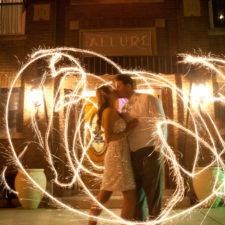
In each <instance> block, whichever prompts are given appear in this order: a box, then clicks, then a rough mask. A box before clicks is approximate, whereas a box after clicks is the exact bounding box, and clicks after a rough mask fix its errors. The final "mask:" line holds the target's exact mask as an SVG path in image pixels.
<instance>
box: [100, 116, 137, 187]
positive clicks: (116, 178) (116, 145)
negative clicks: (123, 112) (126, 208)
mask: <svg viewBox="0 0 225 225" xmlns="http://www.w3.org/2000/svg"><path fill="white" fill-rule="evenodd" d="M125 129H126V122H125V121H124V120H123V119H122V118H121V119H118V120H117V121H116V122H115V123H114V128H113V131H114V133H120V132H123V131H124V130H125ZM101 189H102V190H107V191H127V190H133V189H135V181H134V175H133V170H132V166H131V159H130V150H129V147H128V142H127V139H126V137H124V138H122V139H120V140H116V141H111V142H109V144H108V148H107V150H106V155H105V159H104V174H103V180H102V185H101Z"/></svg>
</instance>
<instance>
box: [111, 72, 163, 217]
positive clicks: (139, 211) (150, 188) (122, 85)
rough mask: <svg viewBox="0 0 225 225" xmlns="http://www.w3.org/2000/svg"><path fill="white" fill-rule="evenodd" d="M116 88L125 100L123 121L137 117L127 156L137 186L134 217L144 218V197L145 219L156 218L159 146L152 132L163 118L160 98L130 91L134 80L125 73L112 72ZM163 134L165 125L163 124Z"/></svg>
mask: <svg viewBox="0 0 225 225" xmlns="http://www.w3.org/2000/svg"><path fill="white" fill-rule="evenodd" d="M115 83H116V91H117V93H118V95H119V97H120V98H127V99H128V101H127V102H126V103H125V104H124V106H123V107H122V110H121V111H122V114H123V116H124V118H125V119H126V121H129V120H131V119H133V118H137V119H138V126H137V128H136V129H135V130H134V131H133V133H132V134H130V135H129V137H128V142H129V146H130V150H131V160H132V166H133V171H134V177H135V181H136V188H137V202H136V208H135V215H134V219H135V220H137V221H145V220H146V219H147V218H146V217H147V216H146V201H147V205H148V215H149V218H148V219H151V220H152V219H156V218H157V217H158V216H159V214H160V211H161V207H162V165H161V157H160V152H161V151H162V149H163V146H162V144H161V141H160V139H159V137H158V136H157V135H156V124H157V122H158V121H162V120H164V119H165V114H164V111H163V107H162V104H161V101H160V100H159V99H157V98H155V97H154V96H153V95H149V94H138V93H135V92H134V89H135V82H134V81H133V80H132V78H131V77H130V76H129V75H128V74H120V75H117V76H116V79H115ZM162 129H163V135H164V138H165V139H166V138H167V127H166V126H163V127H162Z"/></svg>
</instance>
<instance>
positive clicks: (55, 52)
mask: <svg viewBox="0 0 225 225" xmlns="http://www.w3.org/2000/svg"><path fill="white" fill-rule="evenodd" d="M74 53H75V54H77V53H79V54H81V55H84V54H89V55H93V56H95V57H99V58H101V59H103V60H105V61H106V62H107V63H109V64H110V65H111V66H113V67H114V68H115V69H116V70H117V71H118V72H119V73H124V74H127V73H129V74H131V75H132V76H133V78H134V79H136V80H137V81H138V87H141V88H142V90H139V92H142V93H143V92H144V93H146V92H147V93H149V92H152V91H153V89H154V85H152V84H156V83H157V84H158V86H161V87H168V88H170V89H171V90H172V91H173V92H174V93H176V96H177V98H179V99H180V100H181V101H183V104H184V106H185V108H187V109H188V111H189V113H190V119H191V122H192V123H193V126H194V128H193V130H190V129H187V128H185V127H184V126H182V125H181V124H178V123H177V122H175V121H170V120H165V119H163V118H162V119H161V120H160V119H159V120H158V121H156V126H157V132H156V135H157V138H159V140H160V141H161V142H162V144H163V145H164V149H163V152H162V155H163V157H164V158H165V160H166V161H167V162H168V163H169V166H170V171H171V172H172V176H173V178H174V180H175V182H176V189H175V190H174V193H173V195H172V196H171V199H170V201H169V202H168V203H167V205H166V206H165V208H164V209H163V210H162V212H161V214H160V215H159V217H158V218H156V219H155V220H154V221H147V222H142V223H140V222H138V223H136V222H128V221H124V220H123V219H121V218H120V217H118V216H116V215H115V214H114V213H112V212H111V211H110V210H109V209H107V208H105V207H104V206H103V205H101V204H100V203H99V202H98V201H97V200H96V198H95V196H94V195H93V194H92V193H91V192H90V190H89V189H88V188H87V187H86V185H85V183H84V182H83V181H82V178H81V176H80V174H81V172H85V173H88V174H90V175H92V176H93V177H95V178H96V179H101V174H98V173H96V172H93V171H92V170H98V171H101V170H103V167H102V166H99V165H97V164H95V163H94V162H93V161H92V160H91V158H90V156H89V155H88V154H87V150H88V149H89V147H90V146H91V144H92V141H93V139H94V134H93V131H92V130H91V126H90V124H89V122H86V121H85V118H84V114H85V103H87V102H88V103H90V104H92V105H93V107H92V109H91V110H90V111H89V112H88V113H87V114H86V115H87V116H88V115H91V114H92V113H93V111H94V110H96V108H97V105H96V103H95V102H94V101H93V100H91V98H90V97H91V96H93V95H94V93H93V90H92V91H90V90H89V89H88V87H87V84H88V82H89V79H93V80H95V88H97V87H99V86H101V85H103V84H110V85H112V82H111V81H108V80H107V79H105V78H103V77H100V76H96V75H95V74H90V73H87V72H86V71H85V69H84V68H83V67H82V66H81V64H80V61H79V59H78V58H77V57H74V56H73V54H74ZM182 56H183V58H184V60H183V62H184V63H189V64H195V65H198V66H204V67H206V68H209V69H210V70H213V71H215V72H216V73H217V74H218V75H219V76H220V77H221V78H222V79H223V80H225V77H224V75H223V73H222V72H221V71H220V70H219V69H218V68H217V64H223V65H224V64H225V61H224V60H222V59H216V58H210V57H199V56H197V57H196V56H191V55H182ZM40 59H44V60H46V61H47V62H48V68H49V71H48V72H45V73H44V74H43V77H42V79H41V82H40V84H39V86H40V87H42V89H43V90H44V85H45V82H46V81H47V80H53V81H54V79H56V78H60V82H59V85H58V87H57V89H56V90H55V91H54V96H53V103H52V105H50V106H51V107H50V108H49V109H48V111H49V117H50V118H49V120H48V124H47V128H46V131H45V134H44V137H43V134H42V133H41V131H40V130H39V126H38V122H39V121H37V120H36V115H35V114H36V111H35V110H32V111H31V119H32V126H33V129H34V131H35V134H36V136H37V140H38V144H39V145H40V146H41V148H42V149H43V150H44V153H45V157H46V160H47V162H48V166H49V167H50V168H51V171H52V173H53V175H54V180H53V181H54V183H55V184H57V185H59V186H62V187H72V186H73V185H74V184H75V183H77V184H79V185H80V186H81V187H82V188H83V190H84V192H85V193H86V194H87V195H88V196H89V197H90V198H91V199H92V201H94V202H95V204H96V205H98V206H99V207H101V208H102V209H103V210H104V211H105V212H106V213H107V214H108V216H110V219H106V218H103V217H101V216H100V217H95V216H90V215H89V214H87V213H84V212H82V211H80V210H78V209H74V208H71V207H69V206H68V205H66V204H65V203H63V202H61V201H59V200H58V199H56V198H55V197H53V196H52V195H51V194H50V193H48V192H47V191H45V190H43V189H42V188H41V187H40V186H39V185H38V184H37V183H36V182H35V181H34V180H33V179H32V178H31V177H30V176H29V174H27V172H26V170H25V168H24V166H23V164H22V162H21V158H22V157H23V155H24V154H25V153H26V150H27V148H28V146H27V147H25V148H24V150H23V151H22V153H21V154H20V155H19V156H18V155H17V153H16V150H15V147H14V145H13V142H12V138H11V134H10V129H9V124H8V119H9V118H8V111H9V104H10V99H11V95H12V89H13V87H14V86H15V83H16V81H17V80H18V78H19V77H21V76H23V73H24V71H25V70H26V69H27V68H28V67H29V66H31V65H32V64H33V63H34V62H36V61H38V60H40ZM64 59H66V60H67V61H69V65H68V66H64V67H61V66H60V65H61V62H63V61H64ZM68 76H74V77H76V85H75V86H74V88H73V90H72V93H71V94H69V95H65V96H63V97H59V96H60V90H61V89H62V88H63V85H64V82H65V79H66V78H67V77H68ZM92 82H93V81H92ZM210 101H220V102H222V103H225V98H224V96H223V94H222V93H220V90H219V91H218V97H216V98H215V97H212V98H210ZM79 104H81V105H82V106H81V107H78V105H79ZM74 106H77V107H78V108H79V109H80V112H79V116H78V118H77V119H76V127H75V129H74V133H73V137H72V145H69V140H70V136H69V126H68V124H69V118H70V114H71V111H72V109H73V108H74ZM62 110H65V111H64V115H65V121H64V130H63V132H61V134H63V149H64V154H65V156H66V159H67V162H68V164H67V168H68V170H69V172H70V174H71V179H70V181H69V182H61V181H60V179H59V176H60V174H58V172H57V169H56V167H55V165H54V157H53V155H52V153H51V152H52V146H51V145H50V144H49V142H50V132H51V128H52V126H53V118H54V113H55V112H57V113H60V112H61V111H62ZM204 113H205V114H206V116H207V118H208V119H209V121H210V123H211V125H212V126H213V127H214V129H215V131H216V134H217V136H218V139H219V142H220V144H221V145H222V147H223V150H221V152H219V153H218V151H217V149H216V144H215V140H214V138H213V136H212V134H211V132H210V129H209V128H208V126H207V123H206V121H205V119H204V118H203V117H202V114H201V112H199V111H198V108H197V107H196V106H195V104H193V102H191V103H190V105H189V104H188V101H187V100H186V99H185V97H184V93H183V91H182V90H180V89H179V88H177V87H176V85H175V84H173V83H172V82H171V81H169V80H167V79H166V78H165V77H162V76H161V75H158V74H154V73H149V72H147V71H128V70H123V69H121V68H120V67H119V66H118V65H117V64H116V63H114V62H113V61H111V60H110V59H108V58H106V57H104V56H102V55H100V54H97V53H95V52H91V51H87V50H81V49H75V48H56V49H47V50H39V51H37V52H35V53H34V54H32V55H31V58H30V61H28V62H27V63H26V64H25V65H24V66H23V67H22V68H21V70H20V71H19V72H18V74H17V75H16V77H15V80H14V81H13V83H12V86H11V88H10V90H9V95H8V99H7V104H6V116H5V121H6V132H7V135H8V140H9V144H10V149H11V153H12V158H13V162H14V163H15V166H16V167H17V168H18V169H20V170H22V172H23V173H25V175H26V176H27V177H28V178H29V179H30V181H31V182H32V184H33V185H35V186H36V187H37V188H39V189H40V190H41V191H42V192H43V193H44V194H45V195H46V196H47V197H49V198H50V199H51V200H52V201H53V202H55V204H56V205H58V206H59V207H63V208H65V209H68V210H70V211H72V212H74V213H78V214H80V215H83V216H88V217H91V218H93V219H98V220H101V221H105V222H108V223H114V224H121V223H122V224H157V223H160V222H164V221H169V220H172V219H173V218H175V217H179V216H181V215H185V214H187V213H190V212H191V211H192V210H194V209H196V208H199V207H201V206H203V205H204V204H205V203H206V202H208V201H209V200H210V199H212V198H213V197H214V196H216V195H223V196H224V193H223V192H222V191H221V188H222V187H224V186H225V183H223V184H222V185H220V187H219V188H218V187H217V188H216V183H217V181H218V178H219V177H218V176H219V174H218V173H217V176H216V181H215V183H214V190H213V191H212V193H211V194H210V195H209V196H208V197H207V198H206V199H204V200H203V201H201V202H199V203H198V204H196V205H194V206H192V207H190V208H188V209H185V210H183V211H182V212H179V213H177V214H175V215H171V210H172V209H173V208H174V207H175V206H176V204H177V203H178V202H180V201H182V199H183V197H184V193H185V189H186V187H185V182H184V177H183V173H184V174H185V175H187V176H188V177H190V178H192V177H194V176H197V175H198V174H200V173H202V172H203V171H204V170H206V169H207V168H208V167H210V166H215V165H217V166H220V167H222V170H223V172H224V171H225V165H224V162H223V160H222V159H221V156H222V155H223V154H224V153H225V142H224V140H223V139H222V137H221V135H220V133H219V131H218V130H217V127H216V125H215V124H214V122H213V119H212V118H211V116H210V114H209V113H208V112H207V111H205V110H204ZM146 119H148V118H146ZM151 119H152V118H149V121H151ZM199 122H201V124H202V125H201V126H202V129H205V131H206V134H207V137H208V138H209V142H207V141H205V140H204V138H203V137H201V135H200V132H199V127H198V124H199ZM149 124H150V123H149ZM166 125H170V126H173V127H175V128H177V129H179V130H181V131H183V132H185V134H186V135H189V136H190V137H192V138H193V139H194V140H195V143H196V149H195V152H196V154H195V157H194V161H193V168H192V171H191V172H189V171H187V170H186V169H185V168H183V167H182V166H181V165H180V164H179V162H178V161H177V156H176V155H175V153H174V151H173V149H172V148H171V146H170V145H169V144H168V143H167V141H166V139H165V138H164V136H163V127H164V126H166ZM82 129H83V131H82ZM33 142H35V141H33ZM78 146H79V148H80V149H81V150H82V152H81V155H80V156H79V157H78V154H77V148H78ZM200 146H204V147H205V148H206V149H207V150H209V151H210V152H211V153H212V156H213V157H212V159H213V160H212V161H211V162H210V163H209V164H208V165H206V166H205V168H203V169H202V170H201V171H199V172H196V171H195V168H196V166H197V164H198V161H199V155H200ZM85 160H87V161H88V162H89V164H90V165H91V166H92V169H90V168H88V167H86V166H85V164H84V162H85ZM4 174H5V170H4V171H3V173H2V175H1V178H2V180H3V181H4V182H6V181H5V180H4ZM6 185H7V184H6ZM7 188H8V189H9V188H10V187H9V186H7Z"/></svg>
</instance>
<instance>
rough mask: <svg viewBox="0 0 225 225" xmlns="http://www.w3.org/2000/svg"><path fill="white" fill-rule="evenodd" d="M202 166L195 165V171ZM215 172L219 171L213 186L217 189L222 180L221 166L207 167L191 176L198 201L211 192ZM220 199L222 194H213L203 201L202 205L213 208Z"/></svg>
mask: <svg viewBox="0 0 225 225" xmlns="http://www.w3.org/2000/svg"><path fill="white" fill-rule="evenodd" d="M203 168H204V167H196V170H195V172H196V173H198V172H199V171H201V170H202V169H203ZM217 173H219V174H218V180H217V183H216V186H215V188H216V189H217V188H219V186H220V185H221V184H222V183H223V181H224V173H223V171H222V168H221V167H209V168H207V169H206V170H204V171H203V172H201V173H199V174H198V175H196V176H195V177H193V179H192V183H193V187H194V191H195V194H196V196H197V197H198V200H199V201H200V202H201V201H203V200H205V199H206V198H207V197H208V196H209V195H211V194H212V192H213V187H214V184H215V181H216V176H217ZM222 191H223V192H224V188H223V189H222V190H220V192H222ZM221 199H222V196H217V195H215V196H214V197H212V198H211V199H210V200H209V201H207V202H206V203H204V205H203V206H204V207H207V208H209V207H213V208H215V207H217V206H218V205H219V203H220V201H221Z"/></svg>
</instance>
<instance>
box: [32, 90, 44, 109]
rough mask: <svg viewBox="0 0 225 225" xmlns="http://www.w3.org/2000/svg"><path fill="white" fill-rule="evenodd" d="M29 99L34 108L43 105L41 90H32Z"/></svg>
mask: <svg viewBox="0 0 225 225" xmlns="http://www.w3.org/2000/svg"><path fill="white" fill-rule="evenodd" d="M30 99H31V102H32V103H33V106H34V107H39V106H41V105H42V104H43V96H42V91H41V89H38V88H32V89H31V92H30Z"/></svg>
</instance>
